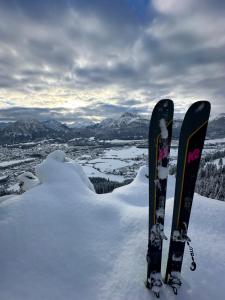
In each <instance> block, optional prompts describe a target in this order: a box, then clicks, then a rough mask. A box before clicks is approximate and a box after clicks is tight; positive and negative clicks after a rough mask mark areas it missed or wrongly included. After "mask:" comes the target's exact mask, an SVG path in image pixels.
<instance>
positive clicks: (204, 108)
mask: <svg viewBox="0 0 225 300" xmlns="http://www.w3.org/2000/svg"><path fill="white" fill-rule="evenodd" d="M210 110H211V103H210V102H209V101H207V100H200V101H196V102H194V103H193V104H192V105H191V106H190V107H189V109H188V111H191V113H195V114H199V113H204V114H207V113H208V115H209V113H210Z"/></svg>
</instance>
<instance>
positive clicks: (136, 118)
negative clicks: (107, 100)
mask: <svg viewBox="0 0 225 300" xmlns="http://www.w3.org/2000/svg"><path fill="white" fill-rule="evenodd" d="M148 122H149V121H148V120H146V119H143V118H142V117H141V116H140V115H138V114H137V113H131V112H126V113H124V114H122V115H121V116H120V117H119V118H118V119H112V118H107V119H105V120H103V121H102V122H101V123H99V127H100V128H122V127H126V126H132V127H133V126H134V125H137V126H138V125H140V124H147V123H148Z"/></svg>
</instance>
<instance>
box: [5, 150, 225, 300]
mask: <svg viewBox="0 0 225 300" xmlns="http://www.w3.org/2000/svg"><path fill="white" fill-rule="evenodd" d="M146 173H147V168H146V167H142V168H141V169H140V171H139V173H138V175H137V177H136V178H135V180H134V181H133V182H132V183H131V184H130V185H127V186H124V187H121V188H118V189H116V190H114V191H113V193H111V194H102V195H97V194H95V193H94V192H93V187H92V186H91V183H90V181H89V179H88V178H87V176H86V175H85V174H84V172H83V170H82V168H81V167H79V166H78V165H77V164H76V163H74V162H72V161H68V160H67V159H66V157H65V155H64V153H62V152H61V151H60V152H56V153H53V154H51V155H50V156H49V157H48V158H47V159H46V160H45V161H43V162H42V163H41V164H40V165H39V166H37V177H38V180H39V181H40V184H39V185H37V186H35V187H34V188H32V189H30V190H28V191H27V192H25V193H24V194H22V195H21V196H16V197H10V198H6V200H5V201H3V202H1V203H0V212H1V214H0V241H1V250H0V265H1V280H0V298H1V299H4V300H10V299H12V300H22V299H23V300H24V299H25V298H26V299H29V300H40V299H46V300H50V299H54V300H64V299H67V300H72V299H85V300H89V299H91V300H101V299H102V300H103V299H104V300H109V299H110V300H111V299H112V300H114V299H116V300H117V299H118V300H122V299H123V300H127V299H131V300H139V299H140V300H145V299H146V300H149V299H155V298H154V296H153V295H152V293H151V292H150V291H149V290H147V289H146V288H145V286H144V280H145V279H146V260H145V256H146V251H147V219H148V216H147V214H148V180H147V178H146ZM168 185H169V186H168V197H171V196H172V195H173V193H174V177H172V176H169V184H168ZM172 209H173V199H172V198H170V199H168V201H167V207H166V220H165V221H166V222H165V231H166V235H167V236H169V234H170V228H169V227H170V223H171V214H172ZM224 215H225V205H224V202H220V201H216V200H211V199H207V198H204V197H201V196H199V195H197V194H195V199H194V202H193V214H192V216H191V220H190V230H189V235H190V237H191V238H192V246H193V247H194V250H195V255H196V261H197V270H196V272H190V271H189V265H190V257H189V254H188V251H187V249H186V253H185V259H184V266H183V270H182V278H183V282H184V284H183V286H182V288H181V289H180V291H179V295H178V296H177V297H176V299H177V300H181V299H182V300H188V299H196V300H197V299H199V300H203V299H204V300H211V299H214V298H215V299H219V300H220V299H221V300H222V299H224V298H225V292H224V288H223V285H224V278H223V276H221V274H223V272H224V269H225V259H224V253H225V233H224V228H225V218H224ZM167 248H168V243H165V247H164V251H163V253H164V255H163V263H164V264H165V259H166V253H167V252H166V250H167ZM209 283H210V284H209ZM24 295H26V296H24ZM160 298H161V299H175V296H174V295H173V293H172V290H171V289H170V288H168V287H164V288H163V289H162V293H161V297H160Z"/></svg>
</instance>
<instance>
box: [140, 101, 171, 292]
mask: <svg viewBox="0 0 225 300" xmlns="http://www.w3.org/2000/svg"><path fill="white" fill-rule="evenodd" d="M172 123H173V101H172V100H169V99H163V100H160V101H159V102H158V103H157V104H156V106H155V108H154V110H153V112H152V117H151V122H150V127H149V233H148V251H147V256H146V258H147V263H148V268H147V281H146V287H147V288H149V289H151V290H152V291H153V292H154V294H155V295H156V296H157V297H159V290H160V288H161V286H162V277H161V260H162V241H163V239H165V238H166V237H165V235H164V232H163V228H164V214H165V200H166V187H167V175H168V160H169V159H168V155H169V152H170V143H171V137H172Z"/></svg>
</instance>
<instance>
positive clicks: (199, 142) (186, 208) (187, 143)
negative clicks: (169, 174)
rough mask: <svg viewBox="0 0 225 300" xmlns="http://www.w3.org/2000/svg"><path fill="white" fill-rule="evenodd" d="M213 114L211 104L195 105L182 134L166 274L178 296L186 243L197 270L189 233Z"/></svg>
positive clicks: (190, 111)
mask: <svg viewBox="0 0 225 300" xmlns="http://www.w3.org/2000/svg"><path fill="white" fill-rule="evenodd" d="M209 114H210V103H209V102H208V101H198V102H195V103H194V104H192V105H191V107H190V108H189V109H188V111H187V113H186V115H185V118H184V121H183V123H182V127H181V132H180V139H179V148H178V161H177V175H176V187H175V198H174V209H173V220H172V229H171V236H170V246H169V255H168V261H167V268H166V275H165V283H166V284H168V285H169V286H171V287H172V288H173V291H174V293H175V294H177V290H178V288H179V287H180V286H181V284H182V282H181V277H180V273H181V268H182V262H183V255H184V249H185V244H186V243H187V244H188V246H189V250H190V253H191V257H192V265H191V270H194V269H195V268H196V264H195V262H194V253H193V248H192V247H191V246H190V241H191V240H190V238H189V237H188V235H187V231H188V224H189V219H190V214H191V207H192V201H193V195H194V190H195V183H196V179H197V174H198V168H199V163H200V159H201V153H202V149H203V146H204V140H205V135H206V130H207V125H208V119H209Z"/></svg>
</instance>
